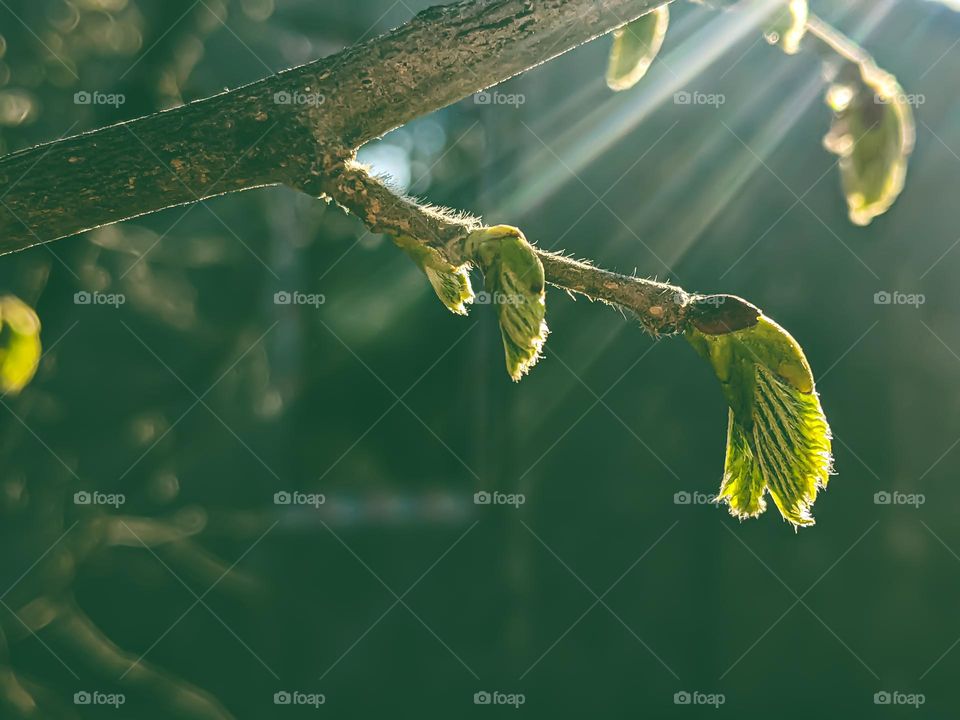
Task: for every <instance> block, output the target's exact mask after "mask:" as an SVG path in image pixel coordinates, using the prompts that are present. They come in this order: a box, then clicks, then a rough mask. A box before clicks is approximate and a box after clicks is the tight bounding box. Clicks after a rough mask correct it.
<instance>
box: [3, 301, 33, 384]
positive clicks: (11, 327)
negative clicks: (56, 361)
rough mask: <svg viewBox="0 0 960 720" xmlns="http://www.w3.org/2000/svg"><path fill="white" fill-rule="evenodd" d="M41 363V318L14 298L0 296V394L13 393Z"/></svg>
mask: <svg viewBox="0 0 960 720" xmlns="http://www.w3.org/2000/svg"><path fill="white" fill-rule="evenodd" d="M39 363H40V319H39V318H38V317H37V314H36V313H35V312H34V311H33V310H32V309H31V308H30V307H29V306H28V305H26V304H25V303H24V302H23V301H22V300H20V299H19V298H17V297H14V296H13V295H5V296H3V297H0V391H2V392H3V393H4V394H16V393H18V392H20V391H21V390H23V388H25V387H26V386H27V383H29V382H30V381H31V380H32V379H33V376H34V373H36V371H37V365H38V364H39Z"/></svg>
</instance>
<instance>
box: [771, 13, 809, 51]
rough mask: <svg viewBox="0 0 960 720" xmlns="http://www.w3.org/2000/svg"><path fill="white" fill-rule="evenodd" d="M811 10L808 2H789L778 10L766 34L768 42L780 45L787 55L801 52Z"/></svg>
mask: <svg viewBox="0 0 960 720" xmlns="http://www.w3.org/2000/svg"><path fill="white" fill-rule="evenodd" d="M809 14H810V9H809V7H808V6H807V0H788V1H787V2H786V3H785V4H784V7H781V8H779V9H778V10H777V14H776V15H775V16H774V19H773V21H772V22H771V24H770V25H769V26H768V27H767V30H766V32H765V33H764V35H765V37H766V38H767V42H769V43H770V44H771V45H779V46H780V47H781V48H783V51H784V52H785V53H786V54H787V55H794V54H796V52H797V51H798V50H800V41H801V40H803V36H804V35H805V34H806V32H807V17H808V16H809Z"/></svg>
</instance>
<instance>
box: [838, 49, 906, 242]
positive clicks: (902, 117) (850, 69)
mask: <svg viewBox="0 0 960 720" xmlns="http://www.w3.org/2000/svg"><path fill="white" fill-rule="evenodd" d="M827 104H828V105H829V106H830V107H831V108H832V109H833V111H834V113H835V116H834V121H833V125H832V126H831V128H830V132H829V133H828V134H827V136H826V137H825V138H824V140H823V144H824V147H826V148H827V150H829V151H830V152H832V153H835V154H836V155H839V156H840V178H841V181H842V184H843V192H844V194H845V195H846V196H847V206H848V207H849V209H850V220H851V221H852V222H853V223H855V224H857V225H868V224H869V223H870V221H871V220H873V218H875V217H876V216H877V215H881V214H883V213H885V212H886V211H887V210H888V209H889V208H890V206H891V205H893V203H894V201H895V200H896V199H897V197H898V196H899V195H900V192H901V191H902V190H903V184H904V180H905V179H906V175H907V158H908V157H909V156H910V153H911V152H912V151H913V145H914V141H915V139H916V128H915V126H914V122H913V111H912V110H911V109H910V104H909V101H908V97H907V96H906V95H905V94H904V92H903V88H901V87H900V84H899V83H898V82H897V79H896V78H895V77H894V76H893V75H891V74H890V73H888V72H886V71H884V70H881V69H880V68H878V67H877V66H876V65H875V64H874V63H873V61H872V60H870V59H864V60H862V61H861V62H860V63H858V64H847V65H845V66H844V68H843V69H842V70H841V71H840V74H839V75H838V77H837V79H836V80H835V81H834V83H833V84H832V85H831V86H830V88H829V89H828V91H827Z"/></svg>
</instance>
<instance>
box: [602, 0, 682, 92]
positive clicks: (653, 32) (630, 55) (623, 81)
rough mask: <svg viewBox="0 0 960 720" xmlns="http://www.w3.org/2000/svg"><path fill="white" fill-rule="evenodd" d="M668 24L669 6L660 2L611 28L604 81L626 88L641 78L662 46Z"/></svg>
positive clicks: (613, 85)
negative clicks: (617, 27)
mask: <svg viewBox="0 0 960 720" xmlns="http://www.w3.org/2000/svg"><path fill="white" fill-rule="evenodd" d="M669 25H670V8H669V6H667V5H661V6H660V7H658V8H654V9H653V10H651V11H650V12H648V13H647V14H646V15H643V16H642V17H639V18H637V19H636V20H634V21H633V22H630V23H627V24H626V25H624V26H623V27H622V28H619V29H617V30H614V31H613V47H612V48H611V49H610V62H609V65H608V66H607V85H609V86H610V89H611V90H628V89H629V88H632V87H633V86H634V85H636V84H637V83H638V82H640V79H641V78H642V77H643V76H644V75H646V74H647V70H648V69H649V68H650V64H651V63H652V62H653V61H654V58H656V57H657V53H659V52H660V48H661V47H663V38H664V37H665V36H666V34H667V27H668V26H669Z"/></svg>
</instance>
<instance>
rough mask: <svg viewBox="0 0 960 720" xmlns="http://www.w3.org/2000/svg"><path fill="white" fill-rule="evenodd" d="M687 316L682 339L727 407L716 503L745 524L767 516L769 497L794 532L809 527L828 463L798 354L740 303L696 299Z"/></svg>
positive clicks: (823, 430) (825, 428) (816, 402)
mask: <svg viewBox="0 0 960 720" xmlns="http://www.w3.org/2000/svg"><path fill="white" fill-rule="evenodd" d="M689 317H690V321H689V325H688V329H687V332H686V337H687V340H689V342H690V344H691V345H693V347H694V349H695V350H696V351H697V352H698V353H699V354H700V355H701V356H702V357H703V358H704V359H706V360H707V362H709V363H710V365H711V366H712V367H713V370H714V372H715V373H716V375H717V378H718V379H719V380H720V386H721V388H722V390H723V394H724V397H725V398H726V400H727V404H728V405H729V406H730V411H729V420H728V422H729V425H728V429H727V454H726V461H725V463H724V472H723V481H722V482H721V485H720V493H719V495H718V500H719V501H722V502H725V503H727V505H728V507H729V510H730V514H731V515H733V516H734V517H737V518H739V519H744V518H748V517H756V516H758V515H759V514H760V513H762V512H763V511H764V510H766V507H767V505H766V500H765V498H764V496H765V495H766V494H769V495H770V497H772V498H773V502H774V503H775V504H776V506H777V509H778V510H779V511H780V514H781V515H782V516H783V518H784V519H785V520H786V521H787V522H789V523H791V524H792V525H793V526H794V527H795V528H796V527H800V526H806V525H813V524H814V519H813V517H812V515H811V514H810V511H811V509H812V507H813V503H814V501H815V500H816V497H817V492H818V490H819V489H821V488H826V486H827V481H828V479H829V476H830V473H831V472H832V464H833V458H832V455H831V435H830V427H829V425H828V424H827V419H826V417H825V416H824V413H823V409H822V408H821V406H820V398H819V397H818V395H817V392H816V389H815V387H814V381H813V373H812V372H811V370H810V366H809V364H808V363H807V359H806V357H804V354H803V350H802V349H801V348H800V346H799V345H798V344H797V341H796V340H794V339H793V338H792V337H791V336H790V334H789V333H788V332H787V331H786V330H784V329H783V328H782V327H780V326H779V325H777V324H776V323H775V322H774V321H773V320H771V319H770V318H768V317H766V316H764V315H763V313H761V312H760V310H759V309H757V308H755V307H754V306H753V305H750V304H749V303H747V302H746V301H744V300H741V299H740V298H736V297H732V296H726V295H713V296H708V297H706V298H700V299H699V301H698V302H697V304H696V305H695V306H694V307H693V308H692V309H691V312H690V316H689Z"/></svg>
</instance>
